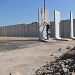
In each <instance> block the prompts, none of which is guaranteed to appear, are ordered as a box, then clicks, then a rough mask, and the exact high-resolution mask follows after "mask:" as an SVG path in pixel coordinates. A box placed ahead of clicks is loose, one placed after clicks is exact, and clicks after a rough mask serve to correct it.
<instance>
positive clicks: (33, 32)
mask: <svg viewBox="0 0 75 75" xmlns="http://www.w3.org/2000/svg"><path fill="white" fill-rule="evenodd" d="M32 28H33V30H32V34H33V35H32V37H36V36H37V30H36V25H35V24H32Z"/></svg>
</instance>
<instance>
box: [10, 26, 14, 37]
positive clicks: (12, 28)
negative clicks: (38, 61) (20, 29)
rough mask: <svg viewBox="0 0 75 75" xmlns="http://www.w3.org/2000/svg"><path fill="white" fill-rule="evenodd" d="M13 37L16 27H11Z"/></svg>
mask: <svg viewBox="0 0 75 75" xmlns="http://www.w3.org/2000/svg"><path fill="white" fill-rule="evenodd" d="M11 35H12V37H15V26H14V25H12V26H11Z"/></svg>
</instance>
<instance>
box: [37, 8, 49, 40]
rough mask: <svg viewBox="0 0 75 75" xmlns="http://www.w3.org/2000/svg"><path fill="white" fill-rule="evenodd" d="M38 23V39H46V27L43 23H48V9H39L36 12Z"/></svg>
mask: <svg viewBox="0 0 75 75" xmlns="http://www.w3.org/2000/svg"><path fill="white" fill-rule="evenodd" d="M38 16H39V17H38V22H39V39H40V40H44V39H45V38H47V34H46V25H45V23H44V22H46V23H49V11H48V9H46V8H45V9H43V8H39V10H38Z"/></svg>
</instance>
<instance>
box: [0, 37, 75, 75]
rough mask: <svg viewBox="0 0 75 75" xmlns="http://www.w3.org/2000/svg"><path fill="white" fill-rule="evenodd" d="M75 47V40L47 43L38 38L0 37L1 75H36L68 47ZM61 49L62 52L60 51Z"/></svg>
mask: <svg viewBox="0 0 75 75" xmlns="http://www.w3.org/2000/svg"><path fill="white" fill-rule="evenodd" d="M74 45H75V41H74V40H71V41H51V42H49V43H45V42H40V41H38V40H37V38H14V37H10V38H8V37H0V75H10V73H11V75H17V74H18V72H19V73H20V74H21V75H35V71H36V70H37V69H38V68H40V67H41V66H43V65H44V64H46V62H50V61H52V60H54V59H55V57H56V56H57V57H59V56H60V55H62V54H63V53H65V52H67V51H68V50H67V49H66V47H67V46H71V47H73V46H74ZM60 47H61V48H62V50H61V51H58V49H59V48H60ZM52 53H53V56H51V54H52ZM14 73H17V74H14Z"/></svg>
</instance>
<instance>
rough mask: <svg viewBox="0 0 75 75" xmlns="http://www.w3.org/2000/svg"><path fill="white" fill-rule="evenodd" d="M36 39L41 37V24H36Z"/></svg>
mask: <svg viewBox="0 0 75 75" xmlns="http://www.w3.org/2000/svg"><path fill="white" fill-rule="evenodd" d="M36 37H39V24H38V23H36Z"/></svg>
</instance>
